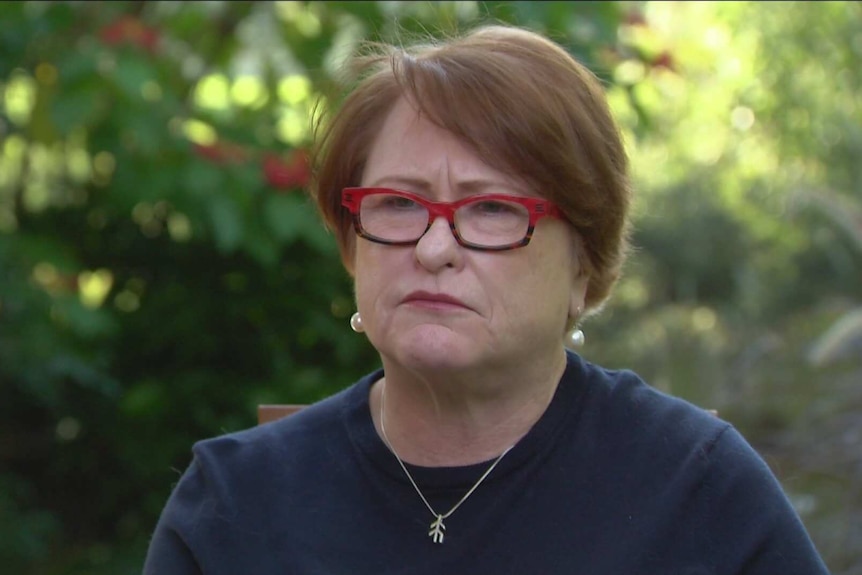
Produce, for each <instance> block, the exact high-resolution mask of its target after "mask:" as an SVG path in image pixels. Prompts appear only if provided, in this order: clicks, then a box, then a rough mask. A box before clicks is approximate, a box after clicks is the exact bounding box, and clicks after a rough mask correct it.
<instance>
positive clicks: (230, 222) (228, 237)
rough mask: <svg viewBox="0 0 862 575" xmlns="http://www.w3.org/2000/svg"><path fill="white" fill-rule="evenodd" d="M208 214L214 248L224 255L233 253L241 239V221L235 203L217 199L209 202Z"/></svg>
mask: <svg viewBox="0 0 862 575" xmlns="http://www.w3.org/2000/svg"><path fill="white" fill-rule="evenodd" d="M209 213H210V218H211V219H212V225H213V235H214V237H215V243H216V247H217V248H218V250H219V251H220V252H222V253H225V254H227V253H232V252H234V251H235V250H236V248H237V247H238V246H239V244H240V242H242V238H243V221H242V216H241V214H240V212H239V207H238V206H237V204H236V202H234V201H233V200H231V199H230V198H228V197H225V196H221V197H217V198H215V199H213V200H212V201H211V202H210V204H209Z"/></svg>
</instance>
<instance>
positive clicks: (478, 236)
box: [455, 198, 530, 248]
mask: <svg viewBox="0 0 862 575" xmlns="http://www.w3.org/2000/svg"><path fill="white" fill-rule="evenodd" d="M455 227H456V228H457V229H458V233H459V234H461V237H462V238H463V239H464V241H466V242H469V243H471V244H475V245H477V246H483V247H489V248H492V247H500V246H506V245H510V244H514V243H517V242H520V241H521V240H523V239H524V237H526V235H527V230H528V229H529V227H530V212H529V211H528V210H527V208H526V207H525V206H523V205H521V204H519V203H516V202H509V201H506V200H498V199H494V200H486V199H481V198H477V201H475V202H471V203H469V204H465V205H463V206H461V207H460V208H458V209H457V210H456V211H455Z"/></svg>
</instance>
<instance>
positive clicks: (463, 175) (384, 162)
mask: <svg viewBox="0 0 862 575" xmlns="http://www.w3.org/2000/svg"><path fill="white" fill-rule="evenodd" d="M398 181H404V182H407V183H415V185H416V186H420V187H421V186H425V187H431V188H433V187H437V186H439V185H442V184H444V183H446V182H447V181H448V183H449V184H455V183H459V182H462V181H463V182H466V181H474V182H486V183H487V184H494V185H498V186H503V185H505V186H507V187H515V186H516V183H515V182H514V181H513V178H512V177H511V176H509V175H507V174H505V173H503V172H501V171H499V170H497V169H496V168H493V167H491V166H489V165H487V164H486V163H484V162H483V161H482V160H481V159H480V158H479V156H478V154H477V153H476V152H475V151H474V150H473V149H472V148H471V146H470V145H468V144H467V143H466V142H464V141H462V140H460V139H459V138H458V137H457V136H455V135H454V134H452V133H451V132H449V131H447V130H445V129H443V128H441V127H440V126H438V125H436V124H434V123H433V122H431V121H430V120H429V119H428V118H426V117H425V116H424V115H423V114H421V113H420V112H419V111H417V110H416V108H415V107H413V106H412V105H411V104H410V103H409V102H408V101H407V100H406V99H404V98H401V99H399V100H398V102H397V103H396V105H395V106H394V107H393V109H392V111H391V112H390V113H389V115H388V116H387V118H386V120H385V121H384V123H383V125H382V127H381V130H380V133H379V134H377V136H376V137H375V139H374V141H373V142H372V144H371V149H370V151H369V155H368V160H367V163H366V166H365V170H364V173H363V177H362V184H363V185H365V186H372V185H384V184H385V185H389V186H392V185H394V184H395V183H397V182H398ZM518 187H519V186H518Z"/></svg>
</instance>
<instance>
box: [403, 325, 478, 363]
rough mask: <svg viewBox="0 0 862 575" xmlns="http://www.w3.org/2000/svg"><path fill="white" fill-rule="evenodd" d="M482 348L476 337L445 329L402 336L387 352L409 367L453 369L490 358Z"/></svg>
mask: <svg viewBox="0 0 862 575" xmlns="http://www.w3.org/2000/svg"><path fill="white" fill-rule="evenodd" d="M441 331H442V332H443V333H441ZM479 347H480V346H479V345H478V341H477V340H476V339H475V338H469V337H465V336H460V335H458V334H454V333H453V332H452V331H450V330H448V329H445V328H438V329H432V330H425V329H423V330H419V332H418V333H417V332H416V330H412V333H408V334H405V335H404V336H401V337H399V338H398V341H397V343H396V344H395V346H394V349H392V350H391V351H392V353H388V354H387V355H389V357H391V358H392V359H393V360H394V361H395V362H397V363H398V364H400V365H402V366H404V367H405V368H408V369H416V370H438V371H454V370H462V369H470V368H472V367H476V366H478V365H479V364H480V363H481V362H482V360H487V358H486V357H484V355H485V354H483V353H480V351H481V350H480V349H479Z"/></svg>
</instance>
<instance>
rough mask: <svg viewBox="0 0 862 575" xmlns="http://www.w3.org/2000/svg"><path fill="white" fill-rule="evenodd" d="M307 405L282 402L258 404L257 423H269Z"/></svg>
mask: <svg viewBox="0 0 862 575" xmlns="http://www.w3.org/2000/svg"><path fill="white" fill-rule="evenodd" d="M303 407H305V406H304V405H299V404H280V405H258V406H257V424H258V425H261V424H263V423H269V422H270V421H275V420H276V419H281V418H282V417H287V416H288V415H292V414H294V413H296V412H297V411H299V410H300V409H302V408H303Z"/></svg>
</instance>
